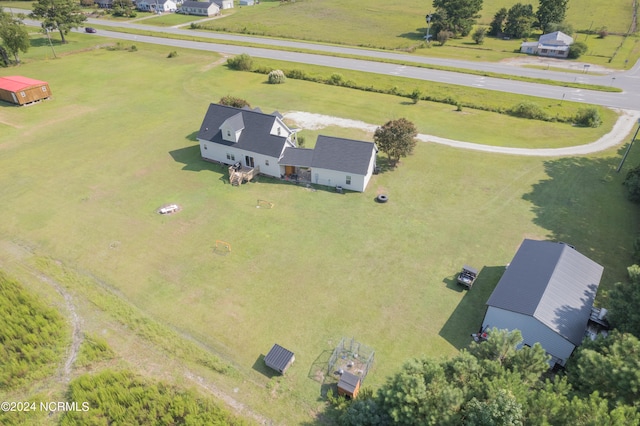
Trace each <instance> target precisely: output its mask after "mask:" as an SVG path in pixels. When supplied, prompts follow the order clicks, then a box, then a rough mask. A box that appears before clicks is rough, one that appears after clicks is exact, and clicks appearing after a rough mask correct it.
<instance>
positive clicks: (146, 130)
mask: <svg viewBox="0 0 640 426" xmlns="http://www.w3.org/2000/svg"><path fill="white" fill-rule="evenodd" d="M70 40H71V43H70V46H68V47H66V49H67V51H66V52H65V53H64V55H60V56H61V58H60V59H57V60H51V59H49V60H43V59H40V58H42V57H44V52H46V49H48V46H46V45H44V46H39V47H37V48H36V49H34V50H33V51H32V52H30V55H31V56H30V57H28V60H27V61H25V64H23V65H21V66H20V67H19V68H11V69H0V74H1V75H13V74H16V73H20V74H23V75H26V76H29V77H32V78H37V79H41V80H46V81H48V82H49V83H50V86H51V90H52V92H53V99H51V100H49V101H46V102H42V103H40V104H37V105H32V106H29V107H23V108H16V107H12V106H9V105H8V104H0V181H1V182H2V185H1V186H0V199H2V202H3V210H2V218H3V220H2V221H0V268H3V269H7V270H8V271H9V272H12V271H13V272H16V271H21V270H23V269H21V268H24V267H25V265H26V264H27V263H28V264H29V267H30V268H38V267H40V268H42V271H40V272H42V273H44V274H45V275H46V274H50V273H53V270H54V268H57V267H58V266H60V265H62V266H64V267H65V268H67V269H68V270H69V271H72V272H70V273H69V274H68V275H67V276H66V278H64V277H65V276H63V275H60V278H59V279H60V280H61V281H62V282H61V285H63V286H64V287H65V288H66V289H67V290H68V291H69V292H70V293H72V294H73V297H74V298H76V299H77V300H85V299H87V298H88V294H89V293H90V292H91V291H93V286H95V288H98V287H99V288H101V289H105V290H107V291H109V292H110V294H111V295H112V296H114V297H116V298H117V299H118V300H119V301H120V302H121V303H122V304H124V305H125V306H127V307H128V308H129V309H132V310H134V311H136V312H139V313H142V314H144V315H148V316H149V317H150V318H152V319H153V320H154V321H157V323H158V324H161V325H163V326H165V327H168V328H170V329H171V330H174V331H175V332H176V333H177V334H178V335H180V336H182V338H183V339H185V341H188V342H197V343H198V344H199V345H201V346H202V347H203V348H207V349H208V350H210V351H211V352H213V353H215V354H217V355H218V356H220V357H221V358H222V359H223V360H225V362H227V363H229V365H232V366H233V367H234V368H235V369H236V370H237V374H228V375H216V376H212V377H214V379H212V381H214V382H215V384H216V385H217V386H218V387H219V389H221V390H222V391H224V392H226V393H227V394H229V395H232V396H233V398H235V399H236V400H237V401H239V402H241V403H242V404H245V405H246V406H247V407H249V408H250V409H251V410H253V411H255V412H258V413H260V414H261V415H262V416H264V417H266V418H269V419H273V420H274V422H275V423H278V424H282V423H286V424H302V423H304V422H310V421H312V420H313V419H314V418H315V417H314V416H316V415H317V414H318V413H319V412H321V411H322V408H323V404H324V402H323V400H322V399H321V398H320V392H321V386H320V384H319V383H318V382H316V381H315V380H313V377H309V376H310V372H311V371H313V366H314V365H316V364H318V363H322V361H323V360H324V358H323V357H324V356H326V354H327V352H329V351H331V350H332V348H333V347H334V346H335V345H336V344H337V343H338V342H339V340H340V338H341V337H343V336H344V337H355V338H356V339H357V340H359V341H360V342H362V343H364V344H366V345H367V346H369V347H371V348H373V349H374V350H375V351H376V355H375V364H374V367H373V369H372V371H371V372H370V374H369V376H368V377H367V380H366V382H365V386H366V387H371V388H374V389H375V388H376V387H377V386H379V385H380V384H381V383H383V382H384V381H385V378H386V377H387V376H388V375H390V374H392V373H393V372H395V371H397V370H398V368H399V367H400V365H401V364H402V362H404V361H405V360H407V359H408V358H410V357H414V356H420V355H423V354H424V355H427V356H432V357H445V356H450V355H451V354H454V353H456V352H457V351H458V350H460V349H462V348H464V347H465V346H466V345H467V344H468V343H469V334H470V333H472V332H475V331H476V330H477V328H478V326H479V325H480V323H481V320H482V315H483V314H484V309H485V305H484V303H485V301H486V299H487V298H488V296H489V294H490V293H491V291H492V289H493V286H494V285H495V284H496V283H497V280H498V279H499V277H500V276H501V274H502V272H503V271H504V267H505V265H506V264H507V263H509V261H510V260H511V257H512V256H513V254H514V253H515V251H516V249H517V247H518V246H519V244H520V242H521V241H522V239H523V238H537V239H551V240H557V241H565V242H568V243H571V244H573V245H575V246H576V248H577V249H578V250H580V251H581V252H582V253H584V254H586V255H588V256H590V257H591V258H593V259H594V260H595V261H597V262H599V263H601V264H603V265H604V266H605V276H604V278H603V282H602V285H601V288H602V289H603V290H606V289H608V288H611V286H612V284H613V283H614V282H615V281H618V280H621V279H622V278H624V276H625V272H626V271H625V268H626V267H627V266H628V264H629V263H631V249H632V246H633V241H634V240H635V236H636V230H637V229H638V210H637V207H636V206H634V205H632V204H630V203H629V202H627V201H626V200H625V198H624V195H623V188H622V186H621V181H622V179H623V177H624V173H625V172H626V170H628V168H629V167H632V166H635V165H636V164H637V163H638V161H639V160H640V153H636V151H632V153H631V155H630V156H629V158H628V159H627V164H626V166H625V168H624V169H623V172H622V173H620V174H617V173H615V167H616V166H617V165H618V162H619V160H620V157H621V153H622V150H623V149H624V147H623V146H617V147H615V148H612V149H609V150H607V151H604V152H601V153H598V154H594V155H592V156H580V157H567V158H561V159H556V158H528V157H519V156H507V155H498V154H489V153H482V152H475V151H469V150H461V149H454V148H450V147H446V146H439V145H435V144H419V145H418V147H417V148H416V152H415V154H414V155H412V156H410V157H407V158H406V159H403V161H402V162H401V164H400V166H399V167H398V168H397V169H395V170H388V169H386V168H383V172H382V173H381V174H379V175H376V176H375V177H374V178H373V180H372V181H371V183H370V184H369V187H368V189H367V191H366V192H365V193H363V194H359V193H347V194H343V195H340V194H337V193H335V192H332V191H329V190H327V189H326V188H322V187H318V188H313V190H312V189H308V188H305V187H301V186H296V185H291V184H288V183H283V182H281V181H278V180H274V179H268V178H265V177H259V178H258V179H257V180H256V181H255V182H253V183H249V184H246V185H242V186H240V187H232V186H231V185H229V184H228V181H227V175H226V171H225V170H224V168H223V167H221V166H218V165H214V164H210V163H206V162H203V161H202V160H201V159H200V154H199V148H198V143H197V140H196V135H197V131H198V129H199V127H200V124H201V121H202V118H203V116H204V113H205V111H206V109H207V107H208V105H209V103H210V102H216V101H218V100H219V99H220V98H221V97H222V96H224V95H229V94H230V95H233V96H237V97H241V98H245V99H247V100H248V101H249V102H250V103H251V104H252V106H253V107H260V108H261V109H262V110H263V111H265V112H271V111H273V110H278V111H280V112H281V113H286V112H288V111H308V112H313V113H319V114H326V115H332V116H337V117H343V118H349V119H354V120H362V121H365V122H367V123H379V124H383V123H384V122H385V121H386V120H388V119H391V118H398V117H402V116H408V117H410V118H411V119H412V120H414V121H415V122H416V124H417V125H418V127H419V128H420V129H427V128H434V129H437V133H438V134H439V135H442V136H443V137H446V136H450V134H452V133H457V134H460V135H463V134H466V135H476V136H477V138H478V139H480V140H483V141H485V140H491V139H492V137H493V138H495V139H497V140H499V142H498V143H496V144H500V145H504V144H508V139H509V138H511V139H516V138H517V137H518V136H517V135H518V125H517V124H518V123H522V121H521V120H517V119H514V118H509V117H503V116H497V115H495V114H491V113H482V114H483V115H481V116H479V115H478V114H477V113H476V112H474V111H463V112H464V114H456V112H455V111H452V110H451V106H450V105H447V106H443V105H441V104H430V103H428V102H420V103H419V104H418V105H411V104H409V103H407V102H406V100H403V99H401V98H399V97H396V96H391V95H382V94H376V93H369V92H360V91H353V90H350V89H346V88H342V87H331V86H325V85H318V84H316V83H311V82H306V81H295V80H289V81H287V83H286V84H283V85H268V84H265V80H266V78H265V76H263V75H259V74H252V73H239V72H233V71H229V70H227V69H226V67H224V65H223V63H224V58H220V57H219V56H217V55H214V54H210V53H203V52H195V51H188V50H178V51H177V56H175V57H173V58H168V54H169V51H168V48H165V47H161V46H150V45H144V44H140V45H137V46H136V49H135V51H129V50H125V49H124V48H127V47H128V46H122V45H121V46H120V47H121V48H122V49H120V50H118V49H115V50H108V49H105V48H94V47H95V46H91V45H89V44H88V42H87V40H91V38H90V36H86V35H81V34H72V35H71V36H70ZM104 42H105V40H102V39H100V43H104ZM74 45H75V46H76V47H82V49H80V48H78V49H76V50H73V46H74ZM38 55H41V56H38ZM445 108H448V109H445ZM479 117H483V118H484V119H480V118H479ZM436 120H439V122H438V123H436V122H435V121H436ZM612 123H613V120H612V119H611V120H609V122H608V126H609V127H608V128H602V129H597V130H596V131H595V133H598V132H599V134H600V135H602V134H604V133H606V132H607V131H608V130H610V128H611V125H612ZM523 125H526V126H531V127H530V128H531V129H534V128H535V130H536V131H539V132H540V137H539V139H540V144H541V145H542V146H558V145H557V144H558V142H557V140H556V139H560V138H562V135H567V136H566V137H567V138H571V139H572V140H575V141H578V142H580V144H582V143H588V142H592V141H593V140H595V139H597V137H598V136H596V137H595V138H594V137H593V134H592V132H591V131H587V132H585V133H580V131H581V129H575V128H572V127H571V126H569V125H562V126H566V127H563V128H560V127H557V126H560V124H558V123H555V124H548V123H543V122H536V124H535V126H533V125H531V123H526V124H523ZM558 129H561V130H558ZM531 131H533V130H531ZM318 132H319V131H318V130H303V134H304V135H305V137H306V138H308V140H309V141H313V139H314V138H315V136H316V135H317V134H318ZM322 132H323V133H325V134H328V135H331V136H341V137H350V138H358V139H365V140H371V134H370V133H367V132H365V131H362V130H358V129H344V128H340V127H337V126H331V127H327V128H325V129H323V130H322ZM429 133H433V132H429ZM585 134H589V136H588V137H584V136H583V135H585ZM505 135H506V136H505ZM471 140H472V141H475V140H476V139H473V138H472V139H471ZM518 143H522V142H518ZM381 164H382V165H383V166H384V165H385V161H384V156H383V155H382V156H381ZM379 193H384V194H387V195H388V197H389V202H388V203H386V204H378V203H375V202H374V198H375V197H376V195H377V194H379ZM259 199H260V200H267V201H269V202H271V203H273V208H272V209H266V208H256V205H257V200H259ZM169 203H175V204H178V205H179V206H180V207H181V210H180V212H179V213H176V214H173V215H168V216H164V215H159V214H158V213H157V209H158V208H159V207H160V206H162V205H165V204H169ZM216 240H223V241H226V242H228V243H229V244H230V245H231V252H230V253H228V254H226V255H221V254H220V253H216V252H214V246H215V243H216ZM15 246H19V247H22V248H23V249H24V250H25V252H28V253H30V254H29V256H32V257H33V258H34V259H36V260H38V261H33V260H29V259H27V256H26V255H23V256H22V257H21V256H18V255H16V252H15V251H12V250H10V249H8V248H7V247H15ZM465 263H466V264H470V265H473V266H475V267H477V268H479V269H480V270H481V272H480V277H479V279H478V281H477V282H476V285H475V286H474V288H473V289H472V290H471V291H469V292H467V291H463V290H462V289H460V288H459V287H458V286H457V285H456V283H455V281H454V277H455V274H456V273H457V272H458V270H459V268H460V267H461V266H462V265H463V264H465ZM55 265H58V266H55ZM62 266H60V267H62ZM16 273H17V272H16ZM74 277H76V278H77V277H80V278H81V279H80V278H77V279H76V278H74ZM65 280H66V281H65ZM93 309H94V310H95V313H94V314H92V313H91V309H86V310H84V311H83V312H84V314H85V315H88V317H86V318H85V319H84V324H86V327H90V328H92V332H93V333H95V334H96V335H101V336H104V338H105V339H106V340H107V341H110V340H111V339H113V340H114V341H115V340H117V339H118V337H117V336H116V334H117V331H118V330H119V328H118V327H120V328H122V329H123V330H125V332H126V329H127V328H128V327H130V326H131V325H132V324H126V323H124V324H118V327H115V326H114V327H112V326H111V325H108V324H107V323H102V322H99V321H97V320H96V319H95V318H101V317H102V316H108V315H120V314H121V312H108V311H106V312H99V311H100V309H102V308H99V307H97V306H96V307H93ZM91 315H95V318H93V317H91ZM118 318H120V317H118ZM274 343H278V344H280V345H282V346H285V347H287V348H288V349H290V350H292V351H294V352H295V355H296V362H295V364H294V365H293V367H292V368H291V369H290V370H289V371H288V372H287V375H286V376H285V377H284V378H278V377H270V376H268V375H265V374H264V368H263V367H262V365H261V355H265V354H266V352H267V351H268V350H269V348H270V347H271V346H272V345H273V344H274ZM128 345H129V346H127V345H125V344H124V343H121V346H122V347H125V346H127V348H128V349H127V350H129V351H133V350H134V349H135V354H136V356H135V359H129V358H125V359H123V361H122V362H123V363H130V364H133V365H135V366H136V367H137V368H139V369H140V370H142V371H144V372H145V374H147V375H154V374H163V375H167V376H172V375H173V371H168V370H171V369H173V368H176V369H178V367H176V365H177V364H179V363H180V361H181V360H179V359H177V358H176V357H175V356H174V357H172V356H170V355H166V362H153V363H150V362H145V356H146V351H149V352H153V351H155V350H157V348H156V347H154V346H153V345H152V344H151V343H149V341H147V340H145V339H144V338H140V337H137V338H135V339H133V338H132V339H131V341H130V342H128ZM114 347H118V345H115V344H114ZM160 359H161V357H160ZM191 367H192V366H191ZM198 374H202V376H203V377H207V374H209V373H206V372H199V373H198ZM176 375H178V374H177V373H176Z"/></svg>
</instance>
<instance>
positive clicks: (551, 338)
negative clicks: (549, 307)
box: [482, 306, 575, 365]
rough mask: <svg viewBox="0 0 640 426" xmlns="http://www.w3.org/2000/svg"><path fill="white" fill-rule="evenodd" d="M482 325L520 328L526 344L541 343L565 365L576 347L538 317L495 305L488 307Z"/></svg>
mask: <svg viewBox="0 0 640 426" xmlns="http://www.w3.org/2000/svg"><path fill="white" fill-rule="evenodd" d="M482 326H483V327H486V326H489V328H493V327H496V328H498V329H505V328H506V329H507V330H515V329H518V330H520V331H521V332H522V338H523V339H524V344H526V345H529V346H533V344H534V343H536V342H538V343H540V344H541V345H542V347H543V348H544V350H545V351H547V353H549V354H550V355H553V356H554V357H556V358H559V359H560V360H561V361H560V363H561V364H563V365H564V363H565V362H566V361H567V359H568V358H569V356H570V355H571V353H572V352H573V349H574V348H575V346H574V345H573V343H571V342H569V341H568V340H566V339H565V338H563V337H562V336H560V335H559V334H557V333H556V332H555V331H553V330H551V329H550V328H549V327H547V326H546V325H544V324H542V323H541V322H540V321H538V320H537V319H535V318H533V317H531V316H528V315H523V314H519V313H516V312H511V311H507V310H504V309H500V308H496V307H494V306H489V307H487V313H486V314H485V316H484V321H483V323H482Z"/></svg>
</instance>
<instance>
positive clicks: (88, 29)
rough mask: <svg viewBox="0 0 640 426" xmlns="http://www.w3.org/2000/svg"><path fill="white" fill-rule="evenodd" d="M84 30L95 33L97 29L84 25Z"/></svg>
mask: <svg viewBox="0 0 640 426" xmlns="http://www.w3.org/2000/svg"><path fill="white" fill-rule="evenodd" d="M84 32H85V33H91V34H94V33H97V32H98V31H96V29H95V28H91V27H85V29H84Z"/></svg>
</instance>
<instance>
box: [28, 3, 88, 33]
mask: <svg viewBox="0 0 640 426" xmlns="http://www.w3.org/2000/svg"><path fill="white" fill-rule="evenodd" d="M31 17H33V18H37V19H40V20H42V28H43V29H44V30H45V31H58V32H59V33H60V38H61V40H62V43H66V42H67V41H66V40H65V37H64V36H65V35H66V34H68V33H69V31H70V30H71V29H72V28H78V27H80V26H82V23H83V22H84V21H86V20H87V17H86V16H84V15H83V14H82V11H81V10H80V4H79V3H77V2H75V1H73V0H38V1H37V2H36V3H34V4H33V11H32V12H31Z"/></svg>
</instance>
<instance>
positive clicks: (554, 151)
mask: <svg viewBox="0 0 640 426" xmlns="http://www.w3.org/2000/svg"><path fill="white" fill-rule="evenodd" d="M617 111H618V112H619V113H620V116H619V118H618V121H616V123H615V124H614V126H613V128H612V129H611V131H610V132H609V133H607V134H606V135H604V136H602V137H601V138H600V139H598V140H597V141H595V142H592V143H588V144H585V145H578V146H570V147H565V148H510V147H502V146H492V145H481V144H476V143H473V142H465V141H455V140H452V139H446V138H441V137H439V136H433V135H425V134H418V136H417V139H418V140H420V141H421V142H432V143H438V144H442V145H447V146H451V147H453V148H462V149H472V150H475V151H484V152H493V153H499V154H510V155H525V156H537V157H563V156H570V155H585V154H592V153H594V152H599V151H603V150H605V149H608V148H611V147H614V146H617V145H619V144H621V143H623V142H624V141H625V137H626V136H627V135H628V134H629V133H631V131H632V130H633V128H634V126H635V125H636V123H638V120H640V111H632V110H617ZM284 118H285V119H287V120H290V121H292V122H294V123H295V124H296V125H297V126H299V127H301V128H303V129H309V130H317V129H322V128H324V127H328V126H338V127H345V128H356V129H361V130H364V131H367V132H370V133H373V132H374V131H375V130H376V128H377V127H378V126H376V125H374V124H368V123H365V122H363V121H357V120H349V119H345V118H339V117H331V116H328V115H321V114H313V113H310V112H301V111H293V112H289V113H286V114H285V115H284Z"/></svg>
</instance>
